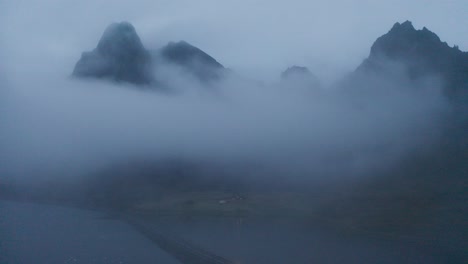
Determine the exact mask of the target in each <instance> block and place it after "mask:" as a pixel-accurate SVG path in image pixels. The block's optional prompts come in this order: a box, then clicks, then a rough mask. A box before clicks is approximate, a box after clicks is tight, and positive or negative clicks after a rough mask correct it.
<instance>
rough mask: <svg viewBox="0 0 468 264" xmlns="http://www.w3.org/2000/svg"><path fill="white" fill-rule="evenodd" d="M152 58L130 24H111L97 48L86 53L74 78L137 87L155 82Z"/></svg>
mask: <svg viewBox="0 0 468 264" xmlns="http://www.w3.org/2000/svg"><path fill="white" fill-rule="evenodd" d="M150 72H151V56H150V54H149V52H148V51H147V50H146V49H145V48H144V47H143V44H142V43H141V40H140V38H139V37H138V35H137V33H136V31H135V28H134V27H133V26H132V25H131V24H130V23H128V22H122V23H113V24H111V25H109V26H108V27H107V28H106V30H105V31H104V34H103V35H102V37H101V39H100V40H99V43H98V45H97V47H96V48H95V49H94V50H93V51H91V52H84V53H83V54H82V56H81V59H80V60H79V61H78V62H77V63H76V65H75V69H74V70H73V76H77V77H92V78H105V79H110V80H114V81H119V82H120V81H122V82H128V83H133V84H137V85H145V84H146V85H147V84H150V83H151V82H152V76H151V73H150Z"/></svg>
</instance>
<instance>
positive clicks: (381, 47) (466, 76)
mask: <svg viewBox="0 0 468 264" xmlns="http://www.w3.org/2000/svg"><path fill="white" fill-rule="evenodd" d="M389 62H396V63H400V64H402V65H403V66H404V67H405V69H404V72H405V74H406V75H407V76H408V77H409V78H410V79H412V80H415V79H418V78H422V77H427V76H435V77H439V78H441V80H442V81H443V88H444V92H445V93H446V94H447V95H448V96H449V97H452V98H454V97H458V96H461V95H466V93H467V91H468V52H463V51H460V49H459V48H458V47H457V46H454V47H450V46H449V45H448V44H447V43H446V42H442V41H441V40H440V38H439V37H438V36H437V35H436V34H435V33H434V32H432V31H430V30H429V29H427V28H426V27H424V28H423V29H421V30H416V29H415V28H414V27H413V24H412V23H411V22H410V21H406V22H404V23H402V24H400V23H395V24H394V26H393V27H392V28H391V30H390V31H389V32H388V33H386V34H385V35H383V36H381V37H379V38H378V39H377V40H376V41H375V42H374V44H373V45H372V48H371V51H370V55H369V57H368V58H367V59H366V60H364V62H363V63H362V64H361V65H360V66H359V67H358V68H357V70H356V72H357V73H369V72H373V73H379V74H388V73H389V72H390V71H391V70H390V68H391V67H390V63H389Z"/></svg>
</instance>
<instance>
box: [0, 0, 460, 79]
mask: <svg viewBox="0 0 468 264" xmlns="http://www.w3.org/2000/svg"><path fill="white" fill-rule="evenodd" d="M467 14H468V2H467V1H463V0H451V1H441V0H411V1H406V0H392V1H374V0H326V1H325V0H320V1H312V0H289V1H275V0H257V1H245V0H235V1H234V0H224V1H219V0H199V1H193V0H133V1H122V0H114V1H105V0H82V1H75V0H3V1H0V22H1V23H2V25H3V28H2V30H1V33H0V34H1V35H0V39H1V41H2V44H3V48H2V51H0V52H2V55H3V56H4V58H3V59H2V61H3V62H8V61H11V60H14V61H17V62H20V61H22V60H27V59H28V58H31V57H32V56H47V58H48V59H49V62H50V63H53V62H57V63H59V62H60V64H61V65H63V64H62V63H65V65H66V67H62V68H63V70H64V71H66V70H67V71H69V72H71V70H72V68H73V65H74V63H75V62H76V60H77V59H78V58H79V56H80V53H81V52H82V51H84V50H90V49H92V48H94V47H95V45H96V44H97V41H98V39H99V37H100V35H101V34H102V32H103V30H104V28H105V27H106V26H107V25H108V24H109V23H111V22H118V21H123V20H127V21H129V22H131V23H133V24H134V25H135V27H136V29H137V32H138V33H139V35H140V37H141V38H142V41H143V42H144V44H145V45H146V47H147V48H156V47H159V46H162V45H164V44H165V43H166V42H168V41H171V40H174V41H176V40H182V39H184V40H186V41H188V42H190V43H192V44H194V45H196V46H198V47H200V48H201V49H203V50H205V51H206V52H208V53H209V54H211V55H212V56H213V57H215V58H216V59H218V60H219V61H220V62H221V63H222V64H224V65H225V66H227V67H230V68H233V69H235V70H237V71H238V72H240V73H245V74H247V75H249V74H250V75H252V73H253V72H255V74H256V77H259V78H263V79H266V80H269V79H272V78H274V77H277V76H278V75H279V73H280V72H281V71H282V70H283V69H284V68H286V67H287V66H290V65H293V64H300V65H305V66H308V67H310V68H311V70H312V71H313V72H315V73H316V74H317V75H319V76H320V77H322V79H327V78H328V79H333V78H335V77H338V76H339V75H340V74H344V73H346V72H348V71H351V70H353V69H354V68H355V67H356V66H357V65H358V64H359V63H360V62H361V61H362V60H363V59H364V58H365V57H366V56H367V55H368V53H369V48H370V46H371V45H372V43H373V41H374V40H375V39H376V38H377V37H378V36H380V35H382V34H384V33H386V32H387V31H388V30H389V29H390V28H391V26H392V25H393V24H394V23H395V22H397V21H399V22H403V21H405V20H411V21H413V24H414V25H415V27H416V28H422V27H423V26H426V27H428V28H429V29H431V30H432V31H434V32H436V33H437V34H438V35H439V36H440V37H441V39H442V40H444V41H447V42H448V44H449V45H454V44H456V45H459V46H460V48H461V49H462V50H465V51H466V50H468V27H467V26H466V25H468V15H467ZM4 67H5V68H7V66H5V65H4Z"/></svg>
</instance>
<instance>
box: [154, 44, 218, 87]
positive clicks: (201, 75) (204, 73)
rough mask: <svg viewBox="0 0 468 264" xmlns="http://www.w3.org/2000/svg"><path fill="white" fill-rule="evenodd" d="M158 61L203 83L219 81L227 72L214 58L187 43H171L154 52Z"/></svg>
mask: <svg viewBox="0 0 468 264" xmlns="http://www.w3.org/2000/svg"><path fill="white" fill-rule="evenodd" d="M154 56H155V57H156V60H162V62H164V63H170V64H173V65H176V66H179V67H181V68H182V69H183V71H185V72H187V73H189V74H192V75H193V76H195V77H196V78H198V79H199V80H200V81H202V82H208V81H212V80H217V79H219V78H220V77H221V76H222V73H223V71H224V70H225V68H224V66H223V65H221V63H219V62H218V61H216V60H215V59H214V58H213V57H211V56H210V55H208V54H207V53H205V52H204V51H202V50H201V49H199V48H197V47H195V46H192V45H191V44H189V43H187V42H185V41H179V42H169V43H168V44H167V45H166V46H164V47H163V48H161V49H160V50H157V51H155V52H154Z"/></svg>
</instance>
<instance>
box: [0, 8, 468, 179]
mask: <svg viewBox="0 0 468 264" xmlns="http://www.w3.org/2000/svg"><path fill="white" fill-rule="evenodd" d="M335 2H336V3H335V4H337V3H338V1H335ZM424 3H425V2H424ZM460 3H461V2H460ZM268 4H269V5H270V2H269V3H268ZM339 4H340V5H344V6H350V7H351V6H352V9H350V10H349V9H346V8H338V9H336V10H333V12H332V14H333V15H332V18H331V19H329V18H328V15H325V13H324V12H323V11H330V10H331V8H332V5H333V4H332V3H325V2H323V3H316V4H307V3H305V1H304V3H302V2H301V1H297V3H296V5H294V4H293V3H289V2H288V4H284V3H280V2H274V3H271V5H272V8H271V9H268V10H269V11H268V12H270V11H271V13H268V14H266V13H265V12H266V11H265V10H261V8H260V7H261V5H255V6H249V5H247V4H246V3H242V4H241V3H238V2H236V3H234V2H233V3H226V4H225V5H224V4H223V5H222V7H221V6H220V5H221V4H219V3H217V2H216V1H203V2H201V3H192V2H189V1H179V2H177V4H176V3H174V2H167V1H156V2H155V1H136V2H135V3H133V2H132V3H127V2H125V3H124V2H115V3H114V4H112V5H109V4H108V3H106V2H105V1H92V2H91V1H90V2H86V3H85V2H83V1H80V3H74V2H73V3H72V2H67V1H65V2H64V1H47V2H44V1H11V2H2V4H1V5H2V6H1V7H2V8H1V9H2V10H3V11H2V16H1V17H2V18H1V19H0V21H1V22H2V24H3V25H4V27H3V31H2V33H1V41H2V42H1V46H0V47H1V50H0V52H1V53H0V54H1V56H2V64H1V67H2V68H1V73H2V75H1V76H0V81H1V87H2V88H1V99H0V102H1V103H0V107H1V109H2V116H1V119H2V120H1V129H0V136H1V137H0V145H1V149H0V155H1V160H2V162H1V165H0V174H1V175H2V177H4V179H7V180H9V181H11V180H14V181H20V182H22V181H28V182H30V181H33V180H39V181H44V180H47V181H48V180H63V179H65V180H68V179H74V180H76V179H77V177H78V178H79V177H80V176H83V175H88V174H90V173H93V172H95V171H96V170H99V169H100V168H102V167H105V166H108V165H110V164H113V163H115V162H118V161H121V160H127V159H138V158H145V159H152V160H153V159H154V160H158V159H164V158H181V159H184V160H195V161H203V162H212V163H213V164H217V163H220V164H228V165H229V166H231V165H236V166H239V164H251V163H254V164H259V166H260V167H261V168H263V169H264V170H265V171H266V172H268V173H266V172H265V173H264V174H262V175H260V176H259V177H265V179H267V180H268V179H269V178H268V177H270V176H269V175H271V177H283V178H287V179H290V180H291V181H299V182H313V180H317V178H318V177H330V178H333V177H351V176H353V177H354V176H356V175H370V174H372V172H374V171H376V170H377V169H381V168H385V167H388V166H392V165H393V164H395V163H396V162H398V161H399V160H401V159H404V158H405V157H407V156H409V155H412V154H413V153H414V152H418V151H423V150H424V149H425V148H428V147H430V145H431V144H432V143H434V142H435V141H436V140H437V138H438V136H439V133H440V131H441V123H440V122H441V120H443V118H444V115H445V113H446V112H447V111H449V106H448V104H447V102H446V100H445V98H444V97H443V96H442V95H441V87H439V85H438V84H439V82H438V81H437V76H432V77H431V78H428V79H424V80H418V81H417V82H414V81H410V80H406V79H405V78H403V77H402V78H401V79H396V80H393V81H392V82H391V83H389V82H387V80H384V79H380V77H379V76H363V77H362V78H363V81H362V82H355V83H353V84H351V83H350V84H344V85H342V87H338V88H337V86H336V85H333V84H334V83H335V82H337V81H339V80H340V78H342V77H343V76H344V75H345V73H347V72H351V71H353V70H354V68H355V67H356V66H357V65H358V64H359V63H360V62H361V60H362V59H363V58H365V57H366V56H367V54H368V51H369V48H370V46H371V44H372V41H373V40H374V39H375V38H376V37H378V36H379V35H381V34H384V33H385V32H386V31H387V30H388V29H389V27H390V26H391V25H392V24H393V23H394V22H395V21H396V20H399V19H400V17H395V16H391V15H388V14H387V12H384V9H385V8H387V6H386V5H383V4H382V5H379V6H377V5H375V4H371V3H368V2H367V1H362V3H360V4H358V5H356V6H355V5H353V4H352V3H351V2H350V1H343V2H340V3H339ZM419 4H422V2H421V3H419ZM419 4H418V5H419ZM453 4H454V5H455V2H453ZM408 5H409V8H408V11H406V12H404V13H400V14H405V15H406V14H407V15H408V16H409V15H415V17H416V20H418V21H417V24H416V25H419V24H421V25H423V24H424V25H426V26H429V27H430V26H434V28H435V29H436V31H437V32H445V34H446V35H442V36H441V37H442V38H443V39H448V40H449V41H454V42H455V41H456V42H458V43H465V42H466V41H464V40H463V39H460V38H461V36H466V35H468V34H460V32H453V31H450V30H443V29H444V27H452V26H453V25H452V24H453V23H454V21H452V22H450V21H449V22H447V23H445V24H438V23H439V22H440V21H441V18H439V17H437V16H436V17H431V20H430V21H429V20H428V17H425V16H424V15H423V13H422V10H419V9H418V8H419V7H418V5H413V4H411V5H410V4H402V5H401V6H404V7H405V8H406V7H408ZM90 6H93V8H91V7H90ZM181 6H184V8H182V7H181ZM394 6H400V5H392V8H391V10H393V11H392V12H397V11H401V10H395V7H394ZM428 6H429V7H430V8H433V9H437V8H440V7H439V6H436V5H435V3H433V4H429V5H428ZM218 7H219V8H218ZM360 8H368V11H369V12H361V11H362V10H360ZM443 8H449V7H447V6H445V5H444V6H443ZM299 9H301V10H299ZM455 9H456V8H453V10H455ZM231 10H235V12H231ZM308 10H310V12H312V13H309V12H308ZM344 10H347V11H346V12H345V11H344ZM450 10H452V8H451V9H450ZM348 11H349V13H348ZM358 11H359V12H358ZM392 12H389V13H390V14H391V13H392ZM454 12H455V11H454ZM344 13H346V14H344ZM290 14H296V15H298V18H297V19H295V18H293V17H292V16H291V15H290ZM327 14H329V12H328V13H327ZM358 14H359V16H361V15H362V14H365V15H364V17H358V16H357V15H358ZM379 14H384V15H385V16H384V18H382V19H379V20H378V23H375V24H372V26H370V25H369V22H370V21H371V20H373V19H374V18H375V17H376V16H377V15H379ZM342 15H345V17H344V18H341V19H342V20H341V21H342V22H340V23H335V22H333V17H334V18H338V17H341V16H342ZM278 16H279V17H280V18H281V19H277V18H276V17H278ZM309 16H312V17H313V18H310V19H308V18H307V17H309ZM221 18H223V19H221ZM259 18H262V19H259ZM458 18H460V19H462V20H463V19H465V20H466V17H464V16H459V17H458ZM343 19H346V20H347V21H349V23H348V22H343ZM401 19H406V17H405V18H401ZM123 20H128V21H130V22H131V23H133V24H134V26H135V28H136V30H137V32H138V34H139V35H140V37H141V38H142V41H143V44H144V45H145V46H146V48H148V49H156V48H159V47H161V46H163V45H164V44H166V43H167V42H168V41H171V40H175V41H177V40H179V39H184V40H187V41H189V42H191V43H192V44H194V45H195V46H198V47H199V48H201V49H202V50H204V51H206V52H207V53H208V54H210V55H212V56H213V57H214V58H216V59H217V60H218V61H220V62H221V63H223V64H224V65H225V66H226V67H228V68H230V69H232V70H233V72H235V74H233V75H232V76H230V77H228V78H227V79H225V80H223V81H221V82H219V83H216V84H214V85H211V86H210V87H205V86H206V85H203V84H201V83H199V82H196V81H194V80H193V79H191V77H190V76H186V75H184V74H182V73H178V72H176V73H175V72H173V70H171V69H168V68H166V69H159V74H161V72H164V73H165V74H164V76H165V77H166V78H168V80H169V81H170V83H171V85H172V88H173V89H174V90H175V91H177V92H175V93H162V92H158V91H151V90H149V89H141V88H138V87H135V86H132V85H127V84H124V83H120V84H116V83H111V82H106V81H93V80H79V79H75V78H71V76H70V75H71V72H72V70H73V67H74V65H75V63H76V61H77V60H78V59H79V57H80V54H81V52H83V51H86V50H91V49H93V48H94V47H95V46H96V44H97V41H98V40H99V37H100V35H101V34H102V32H103V31H104V29H105V27H106V26H107V25H108V24H109V23H110V22H115V21H123ZM252 21H254V22H255V23H252V24H254V26H252V27H251V25H250V24H251V23H250V22H252ZM456 22H457V25H459V24H460V21H456ZM6 25H8V26H6ZM305 25H307V26H305ZM456 28H460V27H459V26H457V27H456ZM437 29H440V30H437ZM462 30H465V29H462ZM461 33H463V32H461ZM356 36H357V37H356ZM344 40H346V41H347V42H346V48H344V47H343V44H342V43H343V41H344ZM348 40H349V42H348ZM348 44H349V45H348ZM461 48H462V49H463V48H464V47H463V46H461ZM294 64H300V65H306V66H308V67H310V69H311V70H312V72H314V74H317V75H318V76H319V78H320V79H321V81H322V83H324V85H323V87H320V88H318V87H310V89H303V87H301V88H300V89H299V88H298V87H297V86H300V85H297V84H288V83H281V82H279V75H280V72H281V71H282V70H284V69H285V68H286V67H288V66H291V65H294ZM398 67H400V66H399V65H395V68H396V69H398ZM272 172H275V173H272ZM239 177H242V175H239ZM321 180H323V179H321Z"/></svg>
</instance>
